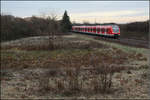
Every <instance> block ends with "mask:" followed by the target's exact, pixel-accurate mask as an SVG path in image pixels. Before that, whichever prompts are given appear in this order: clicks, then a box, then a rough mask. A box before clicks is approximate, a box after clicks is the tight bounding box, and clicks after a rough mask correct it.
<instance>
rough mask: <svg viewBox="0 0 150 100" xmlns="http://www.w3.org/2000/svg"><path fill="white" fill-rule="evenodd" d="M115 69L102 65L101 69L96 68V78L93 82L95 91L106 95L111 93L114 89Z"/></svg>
mask: <svg viewBox="0 0 150 100" xmlns="http://www.w3.org/2000/svg"><path fill="white" fill-rule="evenodd" d="M113 73H114V72H113V67H112V66H108V65H105V64H103V65H101V67H97V68H96V74H97V75H96V76H95V78H94V79H93V80H92V83H91V84H92V85H93V90H94V91H95V92H96V93H98V92H101V93H106V92H109V91H110V88H111V87H112V76H113ZM92 85H91V86H92Z"/></svg>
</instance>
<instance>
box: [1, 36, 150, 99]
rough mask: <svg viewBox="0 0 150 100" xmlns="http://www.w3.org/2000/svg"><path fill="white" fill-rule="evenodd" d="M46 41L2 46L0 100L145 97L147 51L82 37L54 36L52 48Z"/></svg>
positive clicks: (35, 39)
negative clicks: (14, 99) (6, 99)
mask: <svg viewBox="0 0 150 100" xmlns="http://www.w3.org/2000/svg"><path fill="white" fill-rule="evenodd" d="M48 41H49V40H48V37H47V36H38V37H30V38H23V39H19V40H15V41H10V42H4V43H1V86H2V87H3V88H2V90H1V98H11V99H12V98H29V99H31V98H32V99H34V98H43V99H45V98H54V99H60V98H61V99H62V98H65V99H68V98H73V97H77V96H78V98H89V99H90V98H91V99H93V98H109V99H111V98H142V99H143V98H149V95H148V86H149V83H148V82H149V80H148V69H149V66H148V64H149V63H148V59H149V58H148V56H147V54H148V49H146V48H141V47H134V46H128V45H122V44H118V43H115V42H110V41H104V40H98V39H95V38H94V37H91V36H88V35H86V36H85V35H81V34H71V35H64V36H61V37H56V38H55V40H54V41H53V42H54V45H55V49H53V50H50V49H49V46H48ZM103 80H105V81H103ZM12 91H13V92H12ZM135 91H136V92H135Z"/></svg>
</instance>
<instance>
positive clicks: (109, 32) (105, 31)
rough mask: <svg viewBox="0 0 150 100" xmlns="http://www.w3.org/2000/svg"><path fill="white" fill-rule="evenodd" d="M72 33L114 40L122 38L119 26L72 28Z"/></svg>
mask: <svg viewBox="0 0 150 100" xmlns="http://www.w3.org/2000/svg"><path fill="white" fill-rule="evenodd" d="M72 31H73V32H80V33H87V34H95V35H101V36H108V37H114V38H119V36H120V28H119V26H117V25H96V26H72Z"/></svg>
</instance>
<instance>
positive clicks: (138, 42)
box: [94, 36, 149, 48]
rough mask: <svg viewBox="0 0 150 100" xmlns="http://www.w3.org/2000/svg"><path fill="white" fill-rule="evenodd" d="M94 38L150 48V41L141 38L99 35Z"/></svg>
mask: <svg viewBox="0 0 150 100" xmlns="http://www.w3.org/2000/svg"><path fill="white" fill-rule="evenodd" d="M94 39H97V40H104V41H109V42H115V43H119V44H123V45H129V46H135V47H143V48H149V42H148V41H146V40H139V39H132V38H119V39H113V38H105V37H99V36H97V37H94Z"/></svg>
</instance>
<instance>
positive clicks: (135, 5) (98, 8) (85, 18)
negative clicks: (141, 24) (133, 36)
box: [1, 0, 149, 23]
mask: <svg viewBox="0 0 150 100" xmlns="http://www.w3.org/2000/svg"><path fill="white" fill-rule="evenodd" d="M65 10H67V12H68V15H69V16H70V20H71V21H72V22H73V21H75V22H79V23H82V22H90V23H94V22H97V23H110V22H115V23H128V22H134V21H145V20H148V19H149V1H148V0H147V1H1V13H3V14H11V15H14V16H17V17H23V18H24V17H31V16H33V15H35V16H42V15H43V14H44V15H49V14H56V15H57V16H58V19H61V18H62V15H63V13H64V11H65Z"/></svg>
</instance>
